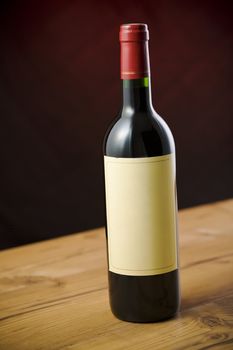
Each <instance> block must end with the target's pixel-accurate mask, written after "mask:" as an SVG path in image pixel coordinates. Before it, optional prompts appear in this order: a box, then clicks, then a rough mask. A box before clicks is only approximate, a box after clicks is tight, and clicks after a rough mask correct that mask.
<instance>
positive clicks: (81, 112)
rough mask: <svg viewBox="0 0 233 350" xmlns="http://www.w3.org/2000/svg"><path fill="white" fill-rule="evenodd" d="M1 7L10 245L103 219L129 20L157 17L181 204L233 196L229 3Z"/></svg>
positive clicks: (155, 54)
mask: <svg viewBox="0 0 233 350" xmlns="http://www.w3.org/2000/svg"><path fill="white" fill-rule="evenodd" d="M0 14H1V18H0V96H1V97H0V115H1V127H0V166H1V169H0V237H1V238H0V241H1V243H0V244H1V247H7V246H9V245H17V244H23V243H26V242H29V241H35V240H41V239H46V238H50V237H53V236H56V235H62V234H66V233H71V232H74V231H80V230H85V229H89V228H93V227H97V226H102V225H103V224H104V205H103V196H104V194H103V177H102V139H103V135H104V132H105V130H106V127H107V126H108V124H109V123H110V121H111V120H112V119H113V118H114V117H115V115H116V114H117V112H118V110H119V108H120V106H121V82H120V80H119V43H118V30H119V25H120V24H121V23H127V22H145V23H147V24H148V25H149V29H150V37H151V40H150V57H151V70H152V82H153V98H154V106H155V109H156V110H157V112H158V113H159V114H161V116H163V117H164V118H165V120H166V121H167V122H168V124H169V125H170V127H171V129H172V131H173V134H174V136H175V140H176V146H177V170H178V196H179V206H180V207H187V206H192V205H196V204H199V203H205V202H211V201H215V200H219V199H223V198H227V197H230V196H231V195H232V193H233V190H232V174H231V162H232V110H233V108H232V107H233V106H232V105H233V102H232V90H233V89H232V86H233V74H232V73H233V70H232V58H233V49H232V25H231V16H232V5H231V1H224V0H222V1H221V2H219V1H170V2H168V1H122V2H121V1H112V2H109V1H98V2H97V1H96V2H94V1H85V2H82V1H67V0H66V1H65V0H64V1H17V2H16V1H15V2H13V1H5V2H1V5H0Z"/></svg>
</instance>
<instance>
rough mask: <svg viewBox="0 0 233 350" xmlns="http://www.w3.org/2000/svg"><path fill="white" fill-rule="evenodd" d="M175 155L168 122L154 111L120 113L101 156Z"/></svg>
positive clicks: (111, 128)
mask: <svg viewBox="0 0 233 350" xmlns="http://www.w3.org/2000/svg"><path fill="white" fill-rule="evenodd" d="M174 152H175V145H174V139H173V136H172V133H171V131H170V128H169V127H168V125H167V123H166V122H165V121H164V120H163V119H162V118H161V117H160V116H159V115H158V114H157V113H156V112H155V111H154V110H150V111H147V112H133V111H131V114H130V113H128V114H127V113H123V111H122V112H121V113H120V114H119V116H118V117H117V118H116V119H115V120H114V121H113V123H112V124H111V125H110V127H109V129H108V130H107V133H106V135H105V139H104V154H105V155H107V156H112V157H123V158H137V157H154V156H161V155H165V154H170V153H174Z"/></svg>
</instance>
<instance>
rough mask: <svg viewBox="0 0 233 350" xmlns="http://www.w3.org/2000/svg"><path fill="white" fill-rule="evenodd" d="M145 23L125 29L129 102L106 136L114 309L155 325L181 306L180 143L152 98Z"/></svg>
mask: <svg viewBox="0 0 233 350" xmlns="http://www.w3.org/2000/svg"><path fill="white" fill-rule="evenodd" d="M148 40H149V32H148V27H147V25H146V24H141V23H132V24H131V23H130V24H123V25H121V27H120V46H121V79H122V81H123V106H122V109H121V111H120V113H119V115H118V117H117V119H116V120H114V122H113V123H112V125H111V126H110V127H109V129H108V131H107V133H106V135H105V139H104V173H105V199H106V238H107V256H108V279H109V299H110V306H111V310H112V312H113V314H114V315H115V316H116V317H117V318H119V319H121V320H125V321H130V322H156V321H159V320H164V319H167V318H170V317H172V316H174V315H175V314H176V313H177V312H178V309H179V303H180V293H179V274H178V243H177V200H176V175H175V145H174V140H173V136H172V134H171V131H170V129H169V127H168V126H167V124H166V123H165V121H164V120H163V119H162V118H161V117H160V116H159V115H158V114H157V113H156V112H155V110H154V109H153V106H152V100H151V84H150V64H149V51H148Z"/></svg>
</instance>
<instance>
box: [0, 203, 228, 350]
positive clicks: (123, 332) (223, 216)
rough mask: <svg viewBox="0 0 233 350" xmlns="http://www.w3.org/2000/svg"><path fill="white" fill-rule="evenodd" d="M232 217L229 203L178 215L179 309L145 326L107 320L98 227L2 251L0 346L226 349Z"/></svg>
mask: <svg viewBox="0 0 233 350" xmlns="http://www.w3.org/2000/svg"><path fill="white" fill-rule="evenodd" d="M232 217H233V200H228V201H223V202H218V203H214V204H211V205H205V206H199V207H195V208H190V209H186V210H183V211H181V212H180V213H179V226H180V242H179V246H180V266H181V269H180V275H181V292H182V308H181V310H182V312H181V313H180V314H179V316H178V317H177V318H175V319H173V320H169V321H167V322H160V323H157V324H151V325H137V324H130V323H126V322H121V321H118V320H117V319H116V318H114V317H113V316H112V314H111V312H110V310H109V305H108V295H107V267H106V252H105V248H106V244H105V235H104V230H103V229H97V230H93V231H90V232H86V233H83V234H74V235H70V236H67V237H62V238H59V239H54V240H50V241H46V242H41V243H36V244H31V245H28V246H24V247H19V248H14V249H10V250H7V251H3V252H1V253H0V349H2V348H3V349H10V350H11V349H19V344H20V346H21V348H23V349H25V350H27V349H45V350H46V349H54V350H56V349H63V348H68V349H104V348H111V349H121V348H122V349H123V348H124V349H125V348H129V349H131V348H132V349H133V348H134V349H150V348H151V346H154V345H155V344H156V348H158V349H165V348H167V349H169V348H171V346H173V347H172V348H173V349H175V347H174V344H173V343H174V339H175V341H176V344H177V345H176V346H177V347H176V348H177V349H188V348H190V347H191V346H192V349H208V348H210V347H211V349H217V348H218V346H219V345H217V344H220V343H221V347H222V346H224V348H226V349H227V348H229V349H230V348H231V347H233V345H232V337H233V335H232V328H231V327H232V321H233V320H232V314H233V312H232V311H233V310H232V308H233V306H232V301H233V295H232V294H231V293H232V290H233V288H232V287H233V274H232V271H233V254H232V253H233V252H232V250H233V249H232V247H233V235H232V232H233V222H232ZM203 317H204V318H203ZM203 320H204V321H203ZM11 334H13V335H14V336H12V337H11ZM17 346H18V347H17Z"/></svg>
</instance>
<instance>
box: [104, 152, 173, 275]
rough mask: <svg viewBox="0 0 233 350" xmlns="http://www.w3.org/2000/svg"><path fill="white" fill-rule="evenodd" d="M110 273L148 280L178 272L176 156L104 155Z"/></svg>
mask: <svg viewBox="0 0 233 350" xmlns="http://www.w3.org/2000/svg"><path fill="white" fill-rule="evenodd" d="M104 165H105V188H106V207H107V237H108V254H109V270H110V271H112V272H115V273H118V274H123V275H133V276H146V275H156V274H161V273H166V272H169V271H172V270H175V269H176V268H177V232H176V181H175V156H174V154H169V155H165V156H161V157H150V158H114V157H107V156H105V157H104Z"/></svg>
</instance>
